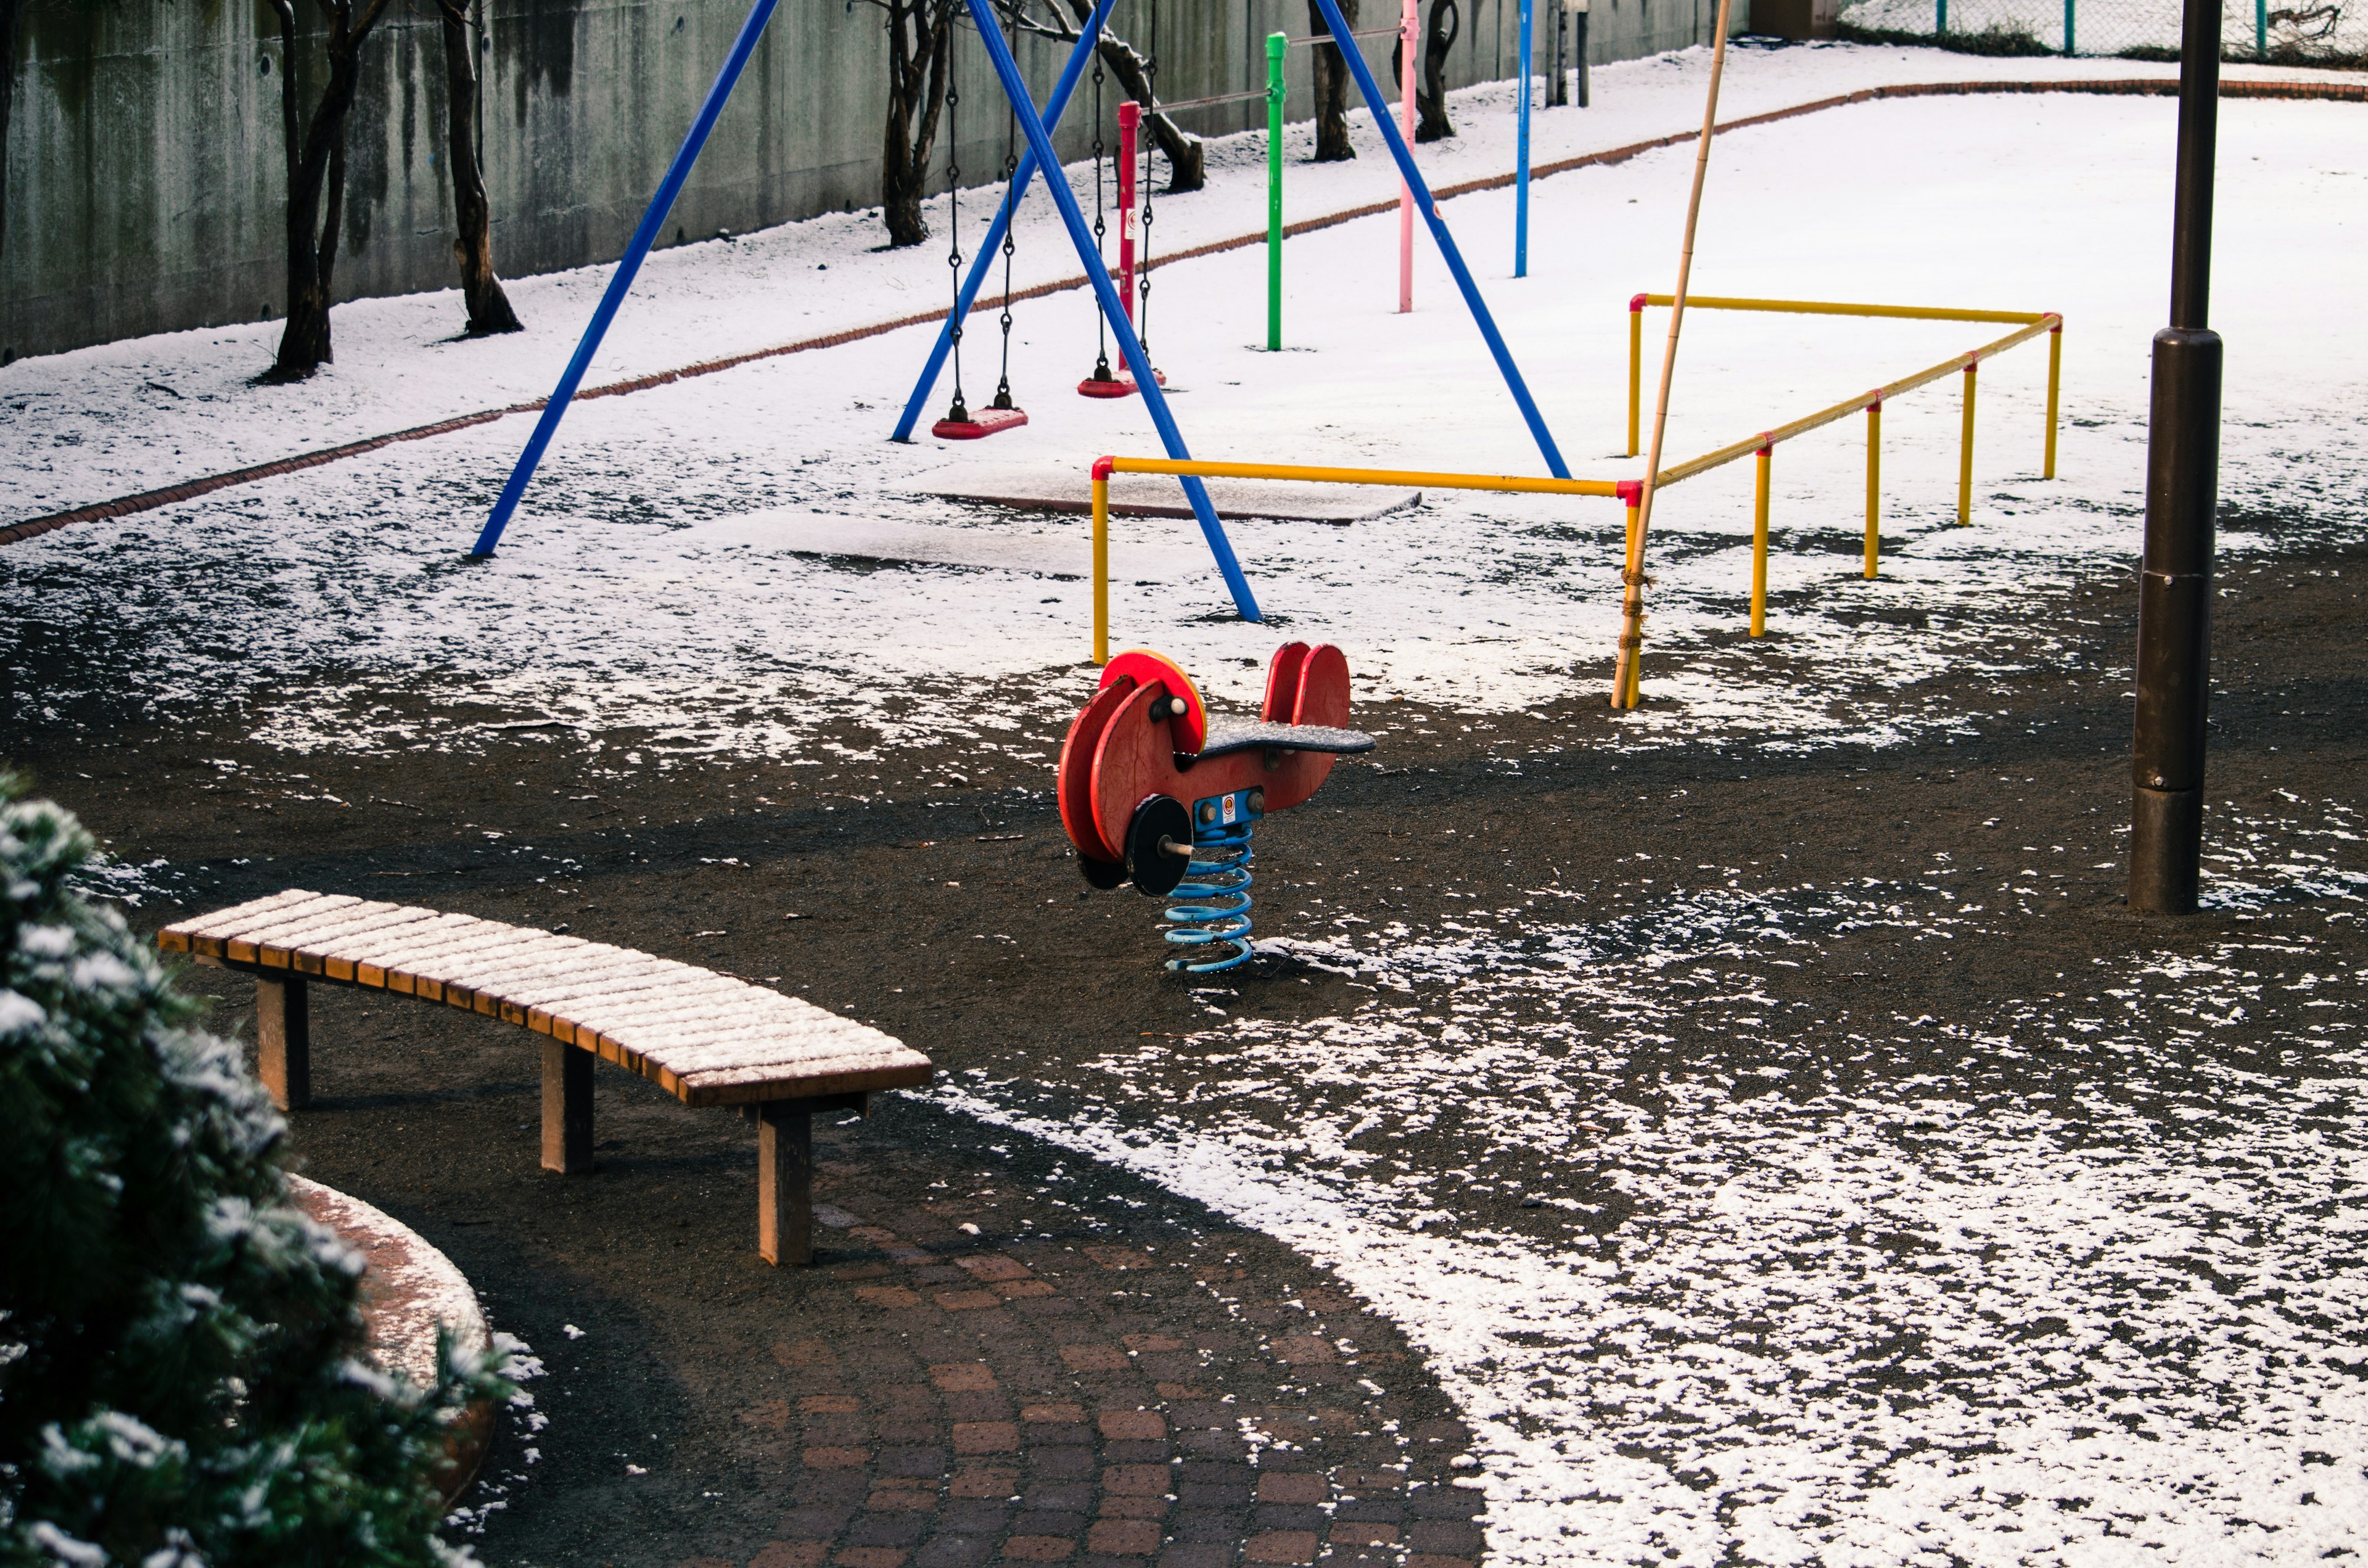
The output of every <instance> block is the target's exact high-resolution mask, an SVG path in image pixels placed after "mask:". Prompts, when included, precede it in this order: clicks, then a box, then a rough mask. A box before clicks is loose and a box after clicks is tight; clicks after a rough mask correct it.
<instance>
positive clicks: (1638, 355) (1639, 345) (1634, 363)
mask: <svg viewBox="0 0 2368 1568" xmlns="http://www.w3.org/2000/svg"><path fill="white" fill-rule="evenodd" d="M1644 413H1645V312H1642V311H1640V310H1637V309H1635V308H1634V306H1631V307H1630V309H1629V312H1628V455H1629V456H1630V457H1632V458H1633V457H1634V456H1635V455H1636V448H1637V444H1638V443H1637V434H1638V431H1639V430H1640V429H1641V427H1642V420H1643V418H1644Z"/></svg>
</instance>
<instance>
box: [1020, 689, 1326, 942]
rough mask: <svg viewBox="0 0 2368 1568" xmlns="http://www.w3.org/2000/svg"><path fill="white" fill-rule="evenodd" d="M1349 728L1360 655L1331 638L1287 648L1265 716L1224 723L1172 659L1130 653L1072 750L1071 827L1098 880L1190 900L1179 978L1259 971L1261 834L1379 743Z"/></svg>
mask: <svg viewBox="0 0 2368 1568" xmlns="http://www.w3.org/2000/svg"><path fill="white" fill-rule="evenodd" d="M1348 722H1349V661H1348V658H1347V657H1346V656H1345V655H1344V654H1342V653H1341V652H1340V650H1339V649H1338V648H1335V647H1333V646H1331V645H1330V644H1329V643H1326V644H1325V645H1324V646H1322V647H1317V648H1310V647H1309V646H1308V645H1307V644H1306V643H1304V642H1286V643H1284V644H1283V645H1282V646H1281V647H1280V648H1278V649H1276V650H1275V653H1274V662H1273V663H1272V664H1271V665H1269V666H1268V668H1267V677H1266V702H1265V705H1264V706H1263V707H1262V708H1261V709H1260V710H1259V712H1258V722H1257V723H1254V724H1244V723H1235V724H1230V725H1224V724H1221V725H1220V726H1218V727H1216V728H1212V727H1211V725H1210V723H1209V713H1208V710H1207V708H1206V707H1205V706H1204V705H1203V704H1202V702H1201V690H1200V688H1199V687H1196V686H1194V685H1193V684H1192V677H1191V676H1188V675H1186V674H1185V673H1184V672H1183V670H1182V669H1181V668H1179V667H1178V665H1176V664H1175V663H1174V662H1173V661H1172V660H1169V659H1165V658H1162V657H1161V656H1160V655H1159V654H1157V653H1152V652H1150V651H1149V650H1147V649H1141V648H1138V649H1135V650H1133V652H1131V653H1121V654H1120V655H1119V656H1118V657H1116V658H1114V659H1112V660H1111V661H1110V663H1109V664H1108V665H1104V666H1103V668H1102V679H1101V687H1100V689H1099V690H1098V691H1096V692H1095V693H1094V699H1093V700H1092V701H1090V702H1088V703H1087V704H1086V706H1085V710H1084V711H1083V712H1081V713H1079V714H1078V715H1077V718H1076V722H1075V723H1073V724H1071V725H1070V726H1069V738H1068V739H1067V740H1066V741H1065V742H1064V743H1063V744H1062V746H1061V787H1060V799H1061V825H1062V826H1063V827H1064V828H1065V829H1066V830H1067V831H1068V835H1069V842H1070V843H1071V844H1073V845H1075V846H1076V850H1077V861H1078V864H1079V866H1080V867H1081V868H1083V869H1084V871H1085V874H1086V881H1088V882H1091V883H1092V884H1093V885H1094V886H1096V887H1098V888H1114V887H1117V886H1118V885H1119V884H1120V883H1121V882H1122V881H1130V880H1131V881H1133V883H1134V885H1135V889H1136V891H1137V892H1141V893H1143V894H1144V896H1145V897H1149V898H1171V897H1172V898H1174V899H1176V900H1177V901H1178V902H1177V903H1173V904H1170V905H1169V906H1168V908H1167V922H1168V924H1169V927H1170V929H1169V930H1168V932H1167V939H1168V941H1170V942H1171V943H1174V944H1175V945H1176V946H1178V947H1179V948H1181V949H1184V950H1183V951H1182V952H1181V953H1179V954H1178V956H1176V957H1174V958H1171V959H1169V960H1167V967H1168V969H1169V970H1171V971H1177V972H1180V973H1185V974H1214V973H1217V972H1219V971H1224V970H1229V969H1234V968H1236V967H1238V966H1240V965H1242V964H1245V963H1247V962H1248V961H1249V960H1250V956H1251V951H1252V949H1251V947H1250V935H1249V933H1250V834H1251V833H1252V831H1254V830H1255V829H1256V828H1257V826H1258V820H1259V819H1260V818H1261V817H1264V816H1265V815H1267V813H1269V812H1279V811H1281V810H1283V809H1284V808H1285V807H1289V806H1295V805H1297V804H1299V803H1300V802H1301V801H1304V800H1306V799H1307V798H1308V797H1309V796H1310V795H1313V794H1314V793H1315V788H1316V786H1317V785H1319V784H1321V783H1323V782H1324V779H1325V777H1326V775H1327V774H1329V773H1330V772H1331V771H1332V764H1333V761H1334V759H1335V758H1337V757H1338V756H1340V755H1342V754H1343V753H1348V752H1367V751H1371V750H1372V749H1373V737H1372V736H1371V735H1368V734H1365V733H1361V732H1360V731H1356V730H1351V729H1348V728H1346V727H1345V726H1346V725H1347V723H1348Z"/></svg>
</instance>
